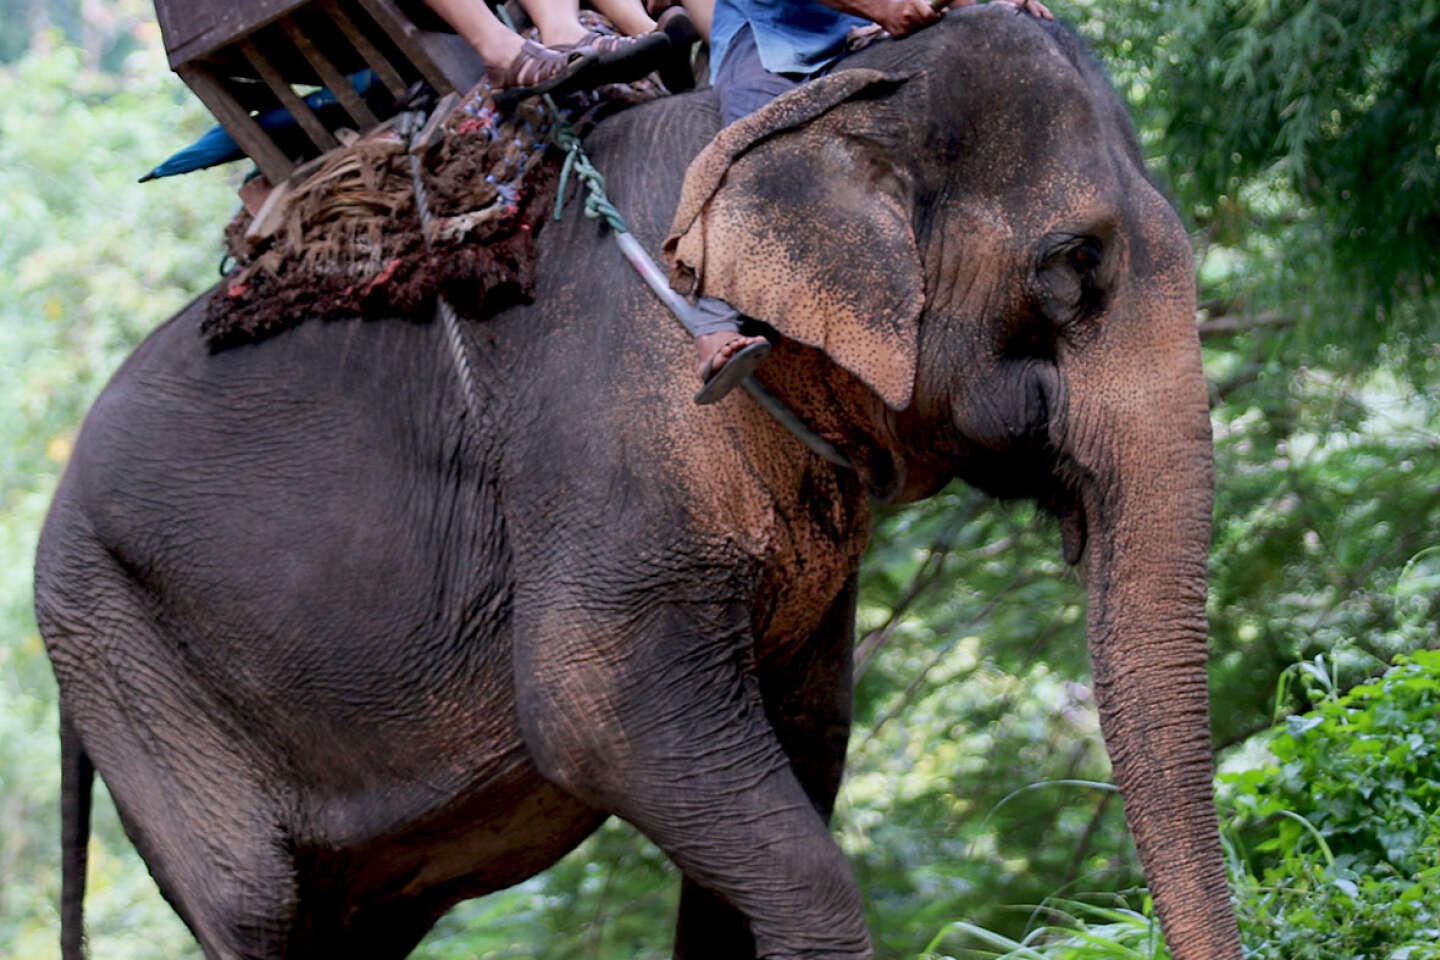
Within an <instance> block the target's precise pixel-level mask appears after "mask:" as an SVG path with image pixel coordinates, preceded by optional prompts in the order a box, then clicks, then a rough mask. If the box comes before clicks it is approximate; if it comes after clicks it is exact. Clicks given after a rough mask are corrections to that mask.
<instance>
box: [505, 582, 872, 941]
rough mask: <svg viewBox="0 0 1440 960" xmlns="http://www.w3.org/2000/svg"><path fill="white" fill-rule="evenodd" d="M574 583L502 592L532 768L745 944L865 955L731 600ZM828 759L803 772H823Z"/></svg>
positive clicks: (843, 882)
mask: <svg viewBox="0 0 1440 960" xmlns="http://www.w3.org/2000/svg"><path fill="white" fill-rule="evenodd" d="M590 582H592V583H604V582H605V578H604V577H602V576H597V575H593V574H592V578H591V581H590ZM588 592H589V591H587V590H585V589H584V588H578V587H574V586H571V587H568V588H566V587H564V586H561V585H559V584H557V583H556V581H554V580H553V579H552V580H550V581H549V583H548V584H547V590H546V591H544V592H542V591H538V590H537V591H535V592H534V593H533V594H532V593H529V592H528V591H527V592H526V593H525V594H523V595H521V596H518V597H517V601H516V619H515V625H516V643H515V675H516V683H517V694H518V696H517V702H518V707H519V712H520V723H521V728H522V731H523V732H524V735H525V739H526V743H527V745H528V747H529V749H530V751H531V754H532V756H533V758H534V759H535V761H536V763H537V764H538V765H539V767H540V769H541V771H542V772H544V773H545V774H546V775H547V776H548V777H550V778H551V779H552V780H553V781H554V782H556V783H558V784H560V785H561V786H562V787H564V788H566V789H567V790H569V791H570V792H572V793H573V794H575V795H576V796H577V797H579V798H581V799H582V800H584V801H586V802H587V803H590V804H592V805H593V806H595V807H597V808H599V809H602V810H606V811H608V812H611V813H614V814H617V815H619V816H621V817H623V818H624V819H626V820H628V821H630V822H631V823H633V824H634V825H635V826H637V827H638V828H639V829H640V830H641V831H642V832H643V833H645V834H646V835H647V836H648V837H649V838H650V839H651V840H653V841H654V842H655V843H656V844H657V845H659V846H660V848H661V849H662V850H664V851H665V853H666V854H667V855H668V856H669V857H670V858H671V859H672V860H673V861H674V862H675V863H676V865H677V866H679V868H680V870H681V871H682V872H683V873H684V874H685V876H686V877H687V878H688V879H689V880H690V881H691V882H692V883H693V884H694V885H696V886H698V887H700V888H703V889H704V890H707V891H709V892H710V893H711V894H712V895H714V897H716V898H718V899H719V900H720V901H721V902H722V903H724V904H728V905H730V906H731V907H733V908H734V909H735V910H736V911H738V912H739V913H740V914H741V915H743V916H744V917H745V918H746V921H747V922H748V926H749V929H750V933H751V934H752V935H753V937H754V941H755V948H756V949H755V953H756V955H758V956H760V957H764V958H789V957H813V958H818V957H846V958H849V957H868V956H869V955H870V944H869V937H868V934H867V932H866V930H865V925H864V918H863V914H862V908H861V902H860V896H859V891H858V889H857V887H856V884H855V881H854V877H853V875H852V873H851V871H850V867H849V864H848V863H847V862H846V860H845V858H844V856H843V855H842V854H841V852H840V849H839V848H838V847H837V846H836V844H835V843H834V841H833V840H832V838H831V837H830V834H829V830H828V827H827V825H826V822H825V817H824V816H822V814H821V812H820V811H819V810H817V804H816V802H815V801H814V800H813V799H812V798H811V797H810V796H809V795H808V794H807V792H806V786H805V785H803V784H802V782H801V779H800V777H799V776H797V768H796V766H794V765H792V763H791V761H790V758H789V757H788V756H787V755H786V752H785V748H784V747H783V746H782V740H781V737H780V736H777V732H776V730H775V728H774V727H772V725H771V722H770V719H769V718H768V717H767V715H766V704H765V702H764V700H763V698H762V692H761V691H762V685H761V682H760V679H759V678H758V677H757V671H756V667H755V663H754V642H753V637H752V636H751V633H750V624H749V616H748V612H747V609H746V607H745V605H744V604H742V603H740V602H739V601H738V600H734V601H730V602H717V601H714V600H701V601H695V602H686V601H685V600H683V599H681V598H679V597H677V596H675V592H674V591H656V592H640V593H636V594H635V595H633V596H631V595H617V594H616V593H614V592H613V591H612V592H611V593H609V594H608V595H606V596H596V595H594V594H590V595H586V594H587V593H588ZM846 675H847V676H848V672H847V674H846ZM845 698H846V700H847V702H848V689H847V691H846V693H845ZM832 699H833V698H832ZM833 719H834V718H832V720H833ZM822 725H823V726H825V727H826V728H827V729H828V730H830V734H829V736H830V737H832V738H833V736H834V731H836V730H838V729H839V726H843V724H841V725H839V726H837V725H836V724H835V723H833V722H826V723H824V724H822ZM841 752H842V753H843V740H842V741H841ZM839 759H840V758H834V759H833V760H832V761H830V762H827V763H825V764H822V766H823V767H825V769H826V770H827V771H829V770H831V768H834V772H835V774H836V776H831V774H830V773H828V772H827V773H826V774H824V775H823V776H817V774H809V773H807V775H806V776H807V778H812V779H816V785H817V786H818V785H819V781H821V780H823V781H826V782H830V781H832V780H835V781H837V782H838V760H839ZM833 789H834V788H833V786H831V787H829V788H828V790H829V792H830V795H831V797H833ZM828 805H829V803H828V801H826V802H822V803H821V804H820V806H821V807H825V808H828ZM826 812H827V813H828V809H827V810H826ZM688 910H689V912H690V913H691V914H692V915H693V916H694V917H696V918H697V920H699V919H700V918H714V917H716V916H718V913H717V911H716V910H715V909H714V905H713V904H705V903H703V902H699V901H696V902H695V903H693V904H692V905H691V906H690V907H689V908H688ZM725 922H726V923H727V925H728V933H729V934H730V935H732V936H733V935H736V934H735V925H734V924H733V923H732V922H730V921H725ZM732 956H733V954H732Z"/></svg>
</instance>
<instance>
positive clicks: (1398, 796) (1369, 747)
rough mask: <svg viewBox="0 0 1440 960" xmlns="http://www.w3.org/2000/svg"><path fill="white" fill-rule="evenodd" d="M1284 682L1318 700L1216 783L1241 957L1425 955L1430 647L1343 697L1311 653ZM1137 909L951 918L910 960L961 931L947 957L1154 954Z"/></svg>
mask: <svg viewBox="0 0 1440 960" xmlns="http://www.w3.org/2000/svg"><path fill="white" fill-rule="evenodd" d="M1296 675H1297V676H1299V677H1301V678H1303V679H1305V680H1307V682H1308V684H1309V686H1310V687H1311V688H1312V692H1316V691H1318V693H1319V696H1320V700H1319V702H1318V703H1317V704H1316V706H1315V707H1314V708H1313V709H1312V710H1310V711H1309V712H1308V713H1305V714H1303V715H1299V716H1292V717H1289V718H1286V719H1285V720H1284V721H1283V722H1282V723H1280V724H1277V726H1276V727H1275V728H1274V729H1273V730H1272V731H1270V732H1269V734H1268V735H1266V739H1265V741H1264V743H1263V746H1264V747H1265V748H1266V749H1267V750H1268V754H1269V756H1268V757H1267V758H1266V760H1265V761H1264V762H1263V763H1262V765H1261V766H1258V767H1256V768H1253V769H1246V770H1243V771H1239V772H1233V773H1222V774H1221V775H1220V776H1219V778H1218V781H1217V786H1218V790H1219V803H1220V811H1221V819H1222V821H1223V822H1224V823H1225V831H1224V832H1225V837H1224V840H1225V847H1226V852H1227V854H1228V858H1229V867H1230V874H1231V885H1232V890H1233V891H1234V896H1235V906H1236V913H1237V915H1238V919H1239V921H1240V929H1241V938H1242V940H1243V941H1244V943H1245V949H1246V954H1247V956H1248V957H1250V958H1252V960H1440V651H1434V650H1421V651H1417V652H1415V653H1413V654H1411V655H1409V656H1400V657H1397V658H1396V659H1395V662H1394V666H1392V667H1391V669H1390V670H1389V671H1387V672H1386V673H1385V675H1384V676H1382V677H1380V678H1379V679H1377V680H1374V681H1371V682H1369V683H1365V684H1362V685H1360V686H1357V687H1355V688H1353V689H1352V690H1350V691H1349V692H1342V691H1340V690H1339V689H1338V688H1337V687H1336V686H1335V684H1334V679H1333V676H1332V675H1331V673H1330V671H1329V670H1327V665H1326V663H1325V661H1324V660H1323V659H1320V658H1317V661H1316V662H1313V663H1306V664H1301V665H1299V668H1298V669H1297V671H1296ZM1149 906H1150V905H1149V901H1148V898H1143V902H1142V904H1141V909H1139V910H1132V909H1127V908H1125V907H1123V906H1122V907H1097V906H1093V905H1090V904H1085V903H1078V902H1075V901H1073V900H1052V901H1050V902H1047V903H1046V904H1045V905H1044V908H1043V909H1042V910H1038V911H1036V915H1037V916H1041V917H1044V918H1045V923H1044V924H1043V925H1037V926H1036V927H1035V928H1034V929H1032V930H1031V931H1030V932H1029V933H1028V934H1027V935H1026V936H1025V937H1024V938H1023V939H1021V940H1012V939H1009V938H1006V937H1002V936H1000V935H999V934H997V933H994V932H993V931H990V930H986V929H983V928H980V927H977V926H975V925H973V924H968V923H954V924H951V925H949V926H947V927H946V928H945V929H944V930H943V931H941V933H940V934H938V935H937V936H936V937H935V939H934V940H933V941H932V942H931V943H930V944H929V946H928V947H927V948H926V951H925V953H926V955H928V956H937V955H940V954H939V953H938V951H939V949H940V947H941V945H942V944H943V943H946V942H955V941H958V940H959V939H960V938H961V937H962V936H963V937H966V938H968V942H969V943H970V944H972V945H973V946H972V948H971V949H970V950H968V951H961V952H959V953H958V954H957V955H958V956H985V957H1000V958H1004V960H1103V958H1117V957H1122V958H1136V960H1140V958H1143V960H1165V958H1168V957H1169V956H1170V953H1169V951H1168V949H1166V948H1165V946H1164V944H1163V942H1162V940H1161V938H1160V935H1159V925H1158V923H1156V922H1155V921H1154V920H1153V918H1152V915H1151V913H1150V909H1149ZM952 938H953V939H952Z"/></svg>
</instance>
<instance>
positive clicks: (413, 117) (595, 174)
mask: <svg viewBox="0 0 1440 960" xmlns="http://www.w3.org/2000/svg"><path fill="white" fill-rule="evenodd" d="M498 9H499V10H500V11H501V12H502V15H503V11H504V9H505V8H504V6H503V5H502V6H500V7H499V8H498ZM505 19H506V25H507V26H510V25H511V24H510V22H509V18H508V17H506V18H505ZM545 103H546V105H547V106H548V107H549V108H550V110H551V112H552V114H553V115H554V117H555V125H554V127H553V128H552V129H551V132H550V142H551V143H553V144H554V145H555V146H556V147H557V148H558V149H560V150H561V151H563V152H564V154H565V161H564V163H563V164H562V166H561V168H560V185H559V188H558V190H557V191H556V194H555V219H556V220H561V219H563V217H564V203H565V191H566V187H567V186H568V185H569V180H570V177H571V176H572V175H573V176H575V177H577V178H578V179H579V180H580V182H581V183H583V184H584V186H585V202H584V206H583V210H584V213H585V216H586V217H588V218H590V219H592V220H603V221H604V222H605V224H606V225H607V226H609V227H610V230H611V232H612V233H613V235H614V237H615V242H616V243H617V244H618V245H619V246H620V251H621V253H622V254H624V256H625V260H626V262H627V263H629V264H630V266H631V267H632V268H633V269H634V270H635V272H636V273H638V274H639V275H640V278H641V279H642V280H643V281H645V285H646V286H648V287H649V288H650V290H651V291H652V292H653V293H654V294H655V296H656V297H658V298H659V300H660V302H661V303H663V304H664V305H665V306H666V307H667V308H668V309H669V310H670V312H671V314H672V315H674V317H675V319H676V320H677V321H679V323H680V325H681V326H682V327H684V328H685V330H686V332H688V333H689V334H690V335H691V336H692V337H694V336H695V335H696V331H697V330H698V326H697V320H698V318H697V310H696V308H695V307H694V306H693V305H692V304H691V303H690V302H689V301H688V300H686V299H685V298H684V297H682V296H681V295H680V294H678V293H676V292H675V291H674V290H673V289H671V287H670V284H669V283H668V282H667V281H666V279H665V275H664V274H663V273H661V271H660V268H659V267H658V266H657V265H656V263H655V260H654V259H653V258H652V257H651V256H650V254H649V252H648V251H647V250H646V249H645V247H644V246H643V245H642V244H641V243H640V241H639V240H637V239H635V235H634V234H633V233H631V232H630V230H629V228H628V227H627V226H626V224H625V218H624V217H623V216H622V215H621V213H620V211H619V210H618V209H617V208H616V207H615V204H614V203H612V202H611V201H610V197H609V195H608V194H606V192H605V177H604V175H603V174H602V173H601V172H600V171H599V169H597V168H596V166H595V164H594V163H592V162H591V160H590V157H589V155H588V154H586V153H585V148H584V145H583V144H582V143H581V140H580V137H579V135H578V134H576V133H575V129H574V127H572V126H571V125H570V123H569V121H568V120H567V119H566V117H565V114H564V113H562V112H561V111H560V109H559V107H557V106H556V105H555V101H554V100H552V99H551V98H550V95H549V94H546V95H545ZM424 126H425V115H424V113H423V112H420V111H412V112H411V113H409V114H408V115H406V117H405V119H404V120H403V121H402V122H401V125H400V131H401V135H402V136H405V137H407V138H409V140H410V141H411V143H412V144H415V143H416V141H417V139H418V138H420V135H421V131H422V129H423V128H424ZM409 156H410V176H411V179H412V180H413V181H414V187H415V205H416V209H418V210H419V213H420V223H421V228H422V234H423V235H424V237H425V243H426V245H427V246H428V245H429V244H430V222H431V219H432V218H431V213H430V209H429V204H428V202H427V198H426V193H425V185H424V183H422V182H421V176H420V152H419V150H418V149H415V148H414V147H413V146H412V149H411V150H410V153H409ZM435 311H436V314H437V316H438V317H439V318H440V323H441V326H442V328H443V330H444V333H445V338H446V341H447V342H448V343H449V345H450V351H451V354H452V356H453V357H454V360H455V366H456V371H457V374H458V375H459V378H460V383H461V386H462V388H463V389H464V391H465V406H466V409H467V410H468V411H469V413H470V416H471V417H472V418H473V419H474V420H475V422H477V423H479V422H480V418H481V411H480V409H479V403H478V401H477V400H476V395H475V377H474V373H473V371H472V370H471V368H470V360H469V357H468V356H467V354H466V352H465V344H464V339H463V335H462V333H461V330H460V318H459V315H458V314H457V313H456V312H455V308H454V307H453V306H451V304H450V302H449V301H448V300H446V299H445V295H444V294H443V293H441V294H439V295H438V296H437V297H436V307H435ZM740 385H741V386H742V387H744V388H745V392H746V393H748V394H750V396H751V397H752V398H754V400H755V402H756V403H758V404H759V405H760V406H761V407H762V408H763V409H764V410H765V412H767V413H769V414H770V416H772V417H774V418H775V420H776V421H777V422H778V423H779V424H780V425H781V426H783V427H784V428H785V429H787V430H789V431H790V432H791V433H792V434H794V435H795V437H796V438H797V439H798V440H799V441H800V442H801V443H803V444H805V446H806V447H807V448H808V449H809V450H810V451H811V452H812V453H814V454H816V455H817V456H819V457H821V458H822V459H824V460H826V461H828V462H830V463H833V464H835V465H836V466H839V467H844V468H846V469H852V470H853V469H854V467H853V465H852V464H851V463H850V461H849V460H847V459H846V458H845V455H844V454H842V453H841V452H840V451H839V450H836V449H835V447H834V446H833V445H832V444H831V443H830V442H829V441H827V440H826V439H825V438H824V437H821V436H820V435H819V434H817V433H815V432H814V431H813V430H811V429H810V428H809V427H808V426H806V425H805V423H804V422H803V421H801V419H800V418H799V417H798V416H796V415H795V412H794V411H793V410H791V409H790V408H789V407H788V406H786V405H785V402H784V401H782V400H781V399H780V398H779V397H777V396H775V395H774V394H772V393H771V392H770V391H769V390H766V389H765V387H764V386H763V385H761V383H760V382H759V381H758V380H756V379H755V377H754V376H747V377H746V378H745V379H744V380H742V381H740Z"/></svg>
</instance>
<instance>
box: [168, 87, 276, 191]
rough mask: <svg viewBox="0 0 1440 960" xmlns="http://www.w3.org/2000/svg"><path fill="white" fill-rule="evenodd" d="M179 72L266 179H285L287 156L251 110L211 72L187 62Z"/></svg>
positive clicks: (272, 180) (273, 181)
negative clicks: (256, 120) (241, 104)
mask: <svg viewBox="0 0 1440 960" xmlns="http://www.w3.org/2000/svg"><path fill="white" fill-rule="evenodd" d="M178 72H179V74H180V78H181V79H182V80H184V81H185V83H186V85H187V86H189V87H190V89H191V90H193V91H195V96H197V97H199V98H200V101H201V102H202V103H204V104H205V106H206V107H208V108H209V110H210V112H211V113H212V114H214V115H215V119H217V120H219V121H220V124H221V125H222V126H223V127H224V128H225V129H226V131H227V132H228V133H229V134H230V136H232V137H234V138H235V142H236V143H238V144H240V149H241V150H244V151H245V153H246V154H247V155H248V156H249V157H250V159H251V160H254V161H255V165H256V166H258V167H259V168H260V172H261V173H263V174H264V175H265V178H266V179H267V180H269V181H270V182H271V183H279V182H280V181H281V180H284V179H285V177H286V176H287V175H288V174H289V173H290V170H291V168H292V167H293V166H294V164H292V163H291V162H290V158H289V157H287V156H285V154H284V153H283V152H281V150H280V148H279V147H277V146H276V145H275V141H274V140H271V139H270V134H268V133H266V132H265V130H264V128H262V127H261V126H260V124H258V123H256V122H255V119H254V118H253V117H251V116H250V112H249V111H248V110H246V109H245V108H244V107H242V106H240V104H238V103H236V102H235V98H234V97H232V96H230V94H229V93H228V92H227V91H226V90H225V88H224V86H222V85H221V83H220V82H219V81H218V80H216V79H215V78H214V77H213V76H211V74H210V71H209V70H207V69H205V68H204V67H202V66H199V65H196V64H189V65H186V66H182V67H181V68H180V69H179V71H178Z"/></svg>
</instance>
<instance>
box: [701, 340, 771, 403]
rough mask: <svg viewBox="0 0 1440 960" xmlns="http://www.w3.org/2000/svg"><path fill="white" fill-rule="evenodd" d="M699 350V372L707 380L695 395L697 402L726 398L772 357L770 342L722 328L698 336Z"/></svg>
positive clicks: (710, 401)
mask: <svg viewBox="0 0 1440 960" xmlns="http://www.w3.org/2000/svg"><path fill="white" fill-rule="evenodd" d="M695 350H696V352H697V353H698V354H699V355H700V364H699V367H698V368H697V370H696V372H697V373H699V375H700V379H701V380H703V381H705V385H704V386H703V387H701V388H700V392H699V393H697V394H695V402H696V403H699V404H707V403H715V402H716V401H718V400H723V399H724V398H725V395H726V394H728V393H729V392H730V391H731V390H733V389H735V386H736V385H737V384H738V383H739V382H740V381H741V380H744V379H745V378H746V377H748V376H749V375H750V374H751V373H753V372H754V371H755V368H756V367H758V366H760V364H761V363H763V362H764V361H765V358H766V357H768V356H770V341H768V340H766V339H765V338H764V337H747V336H744V335H743V334H739V333H734V332H732V331H729V330H721V331H718V332H716V333H707V334H703V335H702V336H699V337H696V338H695Z"/></svg>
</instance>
